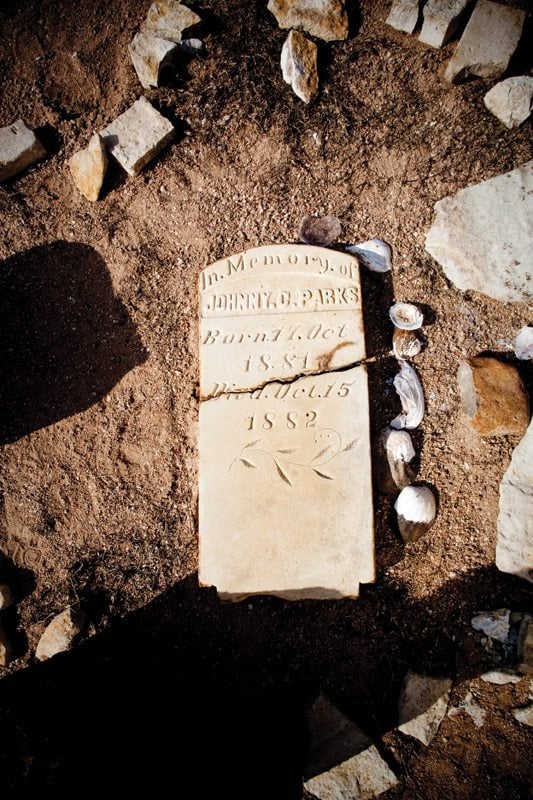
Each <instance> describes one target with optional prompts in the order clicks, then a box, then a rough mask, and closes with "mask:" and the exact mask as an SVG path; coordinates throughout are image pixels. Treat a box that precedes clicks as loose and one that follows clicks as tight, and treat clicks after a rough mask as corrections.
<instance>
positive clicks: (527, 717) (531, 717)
mask: <svg viewBox="0 0 533 800" xmlns="http://www.w3.org/2000/svg"><path fill="white" fill-rule="evenodd" d="M513 717H514V718H515V719H516V720H517V721H518V722H521V723H522V725H529V727H530V728H531V727H533V703H531V705H529V706H526V707H525V708H515V709H514V710H513Z"/></svg>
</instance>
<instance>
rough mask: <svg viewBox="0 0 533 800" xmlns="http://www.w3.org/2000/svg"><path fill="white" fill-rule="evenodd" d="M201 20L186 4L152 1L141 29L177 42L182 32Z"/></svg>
mask: <svg viewBox="0 0 533 800" xmlns="http://www.w3.org/2000/svg"><path fill="white" fill-rule="evenodd" d="M201 21H202V20H201V19H200V17H199V16H198V14H195V12H194V11H191V9H190V8H187V6H184V5H182V3H179V2H174V0H166V2H160V3H152V5H151V6H150V8H149V9H148V14H147V15H146V20H145V22H144V23H143V24H142V26H141V31H142V32H144V33H155V34H156V35H157V36H159V37H161V39H167V40H168V41H170V42H176V44H179V43H180V42H181V38H182V34H183V32H184V31H186V30H188V29H189V28H192V27H193V26H194V25H199V24H200V22H201Z"/></svg>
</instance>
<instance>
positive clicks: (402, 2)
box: [385, 0, 420, 33]
mask: <svg viewBox="0 0 533 800" xmlns="http://www.w3.org/2000/svg"><path fill="white" fill-rule="evenodd" d="M419 16H420V2H419V0H393V3H392V6H391V9H390V11H389V16H388V17H387V19H386V20H385V22H386V23H387V25H390V26H391V27H392V28H396V30H397V31H402V32H403V33H412V32H413V31H414V29H415V28H416V26H417V23H418V18H419Z"/></svg>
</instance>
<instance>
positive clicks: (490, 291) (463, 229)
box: [426, 161, 533, 302]
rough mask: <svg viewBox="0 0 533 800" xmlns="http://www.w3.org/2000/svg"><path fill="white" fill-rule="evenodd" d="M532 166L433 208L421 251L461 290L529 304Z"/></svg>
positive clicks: (532, 289) (531, 292)
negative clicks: (432, 216) (423, 249)
mask: <svg viewBox="0 0 533 800" xmlns="http://www.w3.org/2000/svg"><path fill="white" fill-rule="evenodd" d="M532 241H533V161H528V163H527V164H524V165H523V166H521V167H518V168H517V169H514V170H512V171H511V172H507V173H505V174H504V175H498V176H497V177H496V178H491V179H490V180H488V181H483V183H478V184H476V185H475V186H469V187H468V188H466V189H461V190H460V191H459V192H457V194H455V195H452V196H450V197H445V198H444V199H443V200H439V202H438V203H435V215H434V221H433V224H432V226H431V228H430V229H429V231H428V233H427V234H426V250H427V251H428V253H430V255H432V256H433V258H434V259H435V260H436V261H438V263H439V264H440V265H441V266H442V268H443V269H444V272H445V273H446V276H447V277H448V278H449V279H450V280H451V281H452V283H454V284H455V286H457V288H458V289H461V290H462V291H468V290H474V291H476V292H482V293H483V294H486V295H489V297H493V298H494V299H496V300H502V301H503V302H520V301H527V300H532V299H533V248H532V247H531V242H532Z"/></svg>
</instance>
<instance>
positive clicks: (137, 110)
mask: <svg viewBox="0 0 533 800" xmlns="http://www.w3.org/2000/svg"><path fill="white" fill-rule="evenodd" d="M100 135H101V137H102V139H103V141H104V144H105V146H106V148H107V150H108V152H109V153H111V155H112V156H114V157H115V158H116V160H117V161H118V163H119V164H120V166H121V167H123V168H124V169H125V170H126V172H127V173H128V174H129V175H138V174H139V172H140V171H141V170H142V169H143V167H145V166H146V164H148V162H149V161H151V160H152V159H153V158H154V157H155V156H156V155H157V154H158V153H159V151H160V150H162V149H163V147H165V145H167V144H168V143H169V142H170V141H171V140H172V139H173V138H174V135H175V130H174V126H173V125H172V123H171V122H170V121H169V120H168V119H166V117H164V116H163V115H162V114H160V113H159V111H157V110H156V109H155V108H154V107H153V106H152V105H151V103H149V102H148V100H147V99H146V97H140V98H139V99H138V100H136V101H135V103H134V104H133V105H132V106H131V107H130V108H128V110H127V111H125V112H124V113H123V114H121V115H120V116H119V117H117V118H116V119H115V120H114V121H113V122H111V123H110V124H109V125H108V126H107V127H106V128H104V130H103V131H101V132H100Z"/></svg>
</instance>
